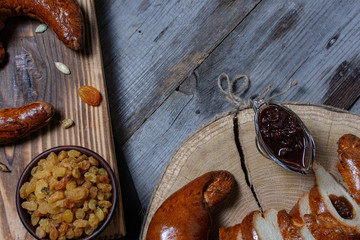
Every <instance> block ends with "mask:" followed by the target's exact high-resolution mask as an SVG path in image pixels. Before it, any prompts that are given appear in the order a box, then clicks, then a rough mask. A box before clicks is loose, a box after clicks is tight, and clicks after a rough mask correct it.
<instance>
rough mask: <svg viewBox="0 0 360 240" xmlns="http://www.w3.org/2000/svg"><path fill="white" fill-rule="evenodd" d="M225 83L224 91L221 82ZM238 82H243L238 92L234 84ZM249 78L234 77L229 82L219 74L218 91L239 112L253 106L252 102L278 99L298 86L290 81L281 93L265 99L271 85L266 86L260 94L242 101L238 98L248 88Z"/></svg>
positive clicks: (226, 77)
mask: <svg viewBox="0 0 360 240" xmlns="http://www.w3.org/2000/svg"><path fill="white" fill-rule="evenodd" d="M223 81H226V84H227V88H226V89H224V88H223V85H222V82H223ZM239 81H243V84H242V87H241V88H240V89H238V90H236V83H237V82H239ZM249 83H250V80H249V77H248V76H247V75H243V74H241V75H236V76H235V77H234V78H233V79H232V80H230V77H229V76H228V75H227V74H226V73H221V74H220V75H219V77H218V87H219V89H220V91H221V92H222V93H223V94H224V95H225V98H226V99H227V100H228V101H229V102H230V103H231V104H233V105H234V106H235V108H236V109H237V110H238V111H240V110H243V109H245V108H249V107H252V106H253V101H254V100H261V99H262V100H264V101H266V102H267V101H270V100H272V99H274V98H276V97H279V96H281V95H283V94H285V93H287V92H288V91H289V90H290V89H291V88H292V87H294V86H296V85H298V82H297V81H296V80H292V79H290V82H289V86H288V87H287V88H286V89H285V90H284V91H282V92H280V93H278V94H275V95H273V96H270V97H267V95H268V94H269V91H270V89H271V87H272V84H269V85H267V86H266V87H265V88H264V89H263V90H261V91H260V93H258V94H256V95H255V96H254V97H253V98H250V99H243V98H241V97H239V96H238V95H240V94H241V93H243V92H245V91H246V90H247V89H248V87H249Z"/></svg>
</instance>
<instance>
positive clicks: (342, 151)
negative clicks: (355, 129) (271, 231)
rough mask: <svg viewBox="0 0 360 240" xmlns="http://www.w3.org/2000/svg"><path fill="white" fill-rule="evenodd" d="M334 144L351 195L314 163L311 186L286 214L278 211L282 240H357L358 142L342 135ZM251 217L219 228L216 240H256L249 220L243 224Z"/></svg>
mask: <svg viewBox="0 0 360 240" xmlns="http://www.w3.org/2000/svg"><path fill="white" fill-rule="evenodd" d="M338 144H339V148H338V153H339V162H338V165H337V167H338V170H339V172H340V173H341V175H342V177H343V179H344V182H345V183H346V185H347V187H348V189H349V191H350V192H351V194H352V195H350V194H349V193H348V192H347V191H346V189H345V188H344V187H343V186H342V185H341V184H340V183H338V182H337V180H336V179H335V178H334V177H333V176H332V175H331V174H329V173H328V172H327V171H326V170H325V169H324V168H323V167H322V166H321V165H320V164H318V163H317V162H314V166H313V170H314V172H315V185H314V187H313V188H312V189H311V190H310V192H309V193H308V194H307V193H306V194H303V196H302V197H301V198H300V199H299V201H298V202H297V204H296V205H295V206H294V207H293V209H292V210H291V211H290V214H287V213H286V211H285V210H282V211H279V212H278V227H279V229H280V232H281V234H282V238H283V239H294V240H295V239H305V240H306V239H311V240H313V239H315V240H322V239H329V240H342V239H345V240H355V239H360V208H359V201H360V199H359V196H360V163H359V162H360V139H359V138H358V137H356V136H354V135H351V134H345V135H344V136H342V137H341V138H340V139H339V142H338ZM253 214H256V213H254V212H252V213H249V214H248V215H247V216H246V217H245V219H244V220H243V221H242V223H241V224H238V225H235V226H233V227H227V228H226V227H221V228H220V232H219V236H220V240H227V239H237V240H241V239H259V238H258V236H256V235H254V233H253V232H252V229H254V226H253V224H254V223H253V222H251V221H249V219H248V221H245V220H246V218H249V217H250V216H251V215H253ZM250 219H251V218H250ZM243 224H244V225H243ZM249 224H250V226H249ZM244 230H247V231H248V232H247V233H246V231H244ZM239 233H240V234H239Z"/></svg>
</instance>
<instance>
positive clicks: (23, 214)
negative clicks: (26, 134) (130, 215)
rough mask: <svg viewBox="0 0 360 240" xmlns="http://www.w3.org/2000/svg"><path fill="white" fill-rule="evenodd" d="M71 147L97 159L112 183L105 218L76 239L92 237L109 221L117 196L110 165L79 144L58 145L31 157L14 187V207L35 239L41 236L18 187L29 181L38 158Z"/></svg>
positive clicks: (83, 239)
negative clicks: (109, 205) (24, 204)
mask: <svg viewBox="0 0 360 240" xmlns="http://www.w3.org/2000/svg"><path fill="white" fill-rule="evenodd" d="M71 149H74V150H77V151H79V152H81V153H83V154H85V155H87V156H88V157H90V156H92V157H94V158H95V159H96V160H98V162H99V166H101V167H103V168H104V169H106V171H107V172H108V176H109V178H110V180H111V184H112V193H113V194H112V199H111V202H112V206H111V207H110V209H109V212H108V214H107V216H106V218H105V219H104V220H103V221H102V222H101V223H100V225H99V226H98V227H97V228H96V230H95V231H94V232H93V233H92V234H91V235H89V236H86V237H83V238H78V239H82V240H89V239H94V238H95V237H96V236H97V235H98V234H99V233H100V232H101V231H102V230H103V229H104V228H105V227H106V225H107V224H108V223H109V221H110V219H111V217H112V215H113V214H114V212H115V208H116V203H117V196H118V194H117V186H116V180H115V175H114V173H113V172H112V170H111V168H110V166H109V165H108V163H107V162H106V161H105V160H104V159H103V158H102V157H101V156H100V155H99V154H97V153H95V152H93V151H91V150H89V149H87V148H84V147H80V146H58V147H54V148H51V149H48V150H46V151H44V152H42V153H41V154H39V155H38V156H36V157H35V158H34V159H32V160H31V162H30V163H29V164H28V165H27V166H26V168H25V170H24V171H23V173H22V174H21V176H20V180H19V182H18V185H17V188H16V208H17V212H18V215H19V217H20V220H21V222H22V223H23V225H24V226H25V228H26V229H27V230H28V231H29V232H30V233H31V235H32V236H34V237H35V238H36V239H41V238H39V237H38V236H36V234H35V230H36V227H34V226H33V225H32V224H31V220H30V214H29V213H28V212H27V210H26V209H24V208H22V207H21V203H22V202H23V201H24V200H23V199H22V198H20V194H19V192H20V187H21V186H22V185H23V184H24V183H25V182H27V181H29V177H30V173H31V169H32V168H33V167H35V166H36V165H37V163H38V162H39V161H40V159H44V158H46V157H47V156H48V155H49V154H50V153H51V152H54V153H56V154H58V153H59V152H60V151H63V150H64V151H69V150H71ZM37 226H38V225H37Z"/></svg>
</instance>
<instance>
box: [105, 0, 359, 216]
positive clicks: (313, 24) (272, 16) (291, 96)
mask: <svg viewBox="0 0 360 240" xmlns="http://www.w3.org/2000/svg"><path fill="white" fill-rule="evenodd" d="M124 7H125V8H126V7H127V6H124ZM160 7H161V6H159V8H160ZM109 11H110V10H109ZM149 11H150V10H149ZM159 11H160V10H159ZM359 11H360V4H359V3H358V2H357V1H350V2H346V3H343V4H342V5H341V6H338V3H337V2H336V1H317V2H312V1H298V0H292V1H283V0H272V1H261V2H260V3H259V4H257V5H256V6H255V7H254V9H253V10H252V11H251V12H250V13H249V14H248V15H247V16H246V17H245V18H244V19H243V20H242V21H241V22H240V23H239V24H238V25H237V26H236V28H235V29H234V30H233V31H231V33H230V34H229V35H228V36H227V37H226V38H225V39H224V40H223V41H222V42H221V43H220V44H219V45H218V46H217V47H216V48H215V50H213V51H212V52H209V56H208V57H207V58H206V59H205V60H204V61H203V62H202V63H200V64H199V66H197V68H196V70H195V71H193V73H192V74H191V75H190V76H189V77H187V78H186V80H184V81H180V82H181V84H180V82H179V85H178V87H177V88H176V89H175V90H173V91H172V92H171V93H169V94H170V95H168V97H167V98H166V99H164V100H163V102H161V105H160V106H158V107H157V109H156V111H155V112H153V113H152V114H151V116H149V117H148V116H147V117H145V116H144V115H142V114H141V113H140V114H139V115H138V114H137V115H136V116H137V117H138V118H139V119H138V121H139V122H142V123H141V125H139V128H138V129H137V130H136V132H135V133H130V130H129V129H122V130H121V131H123V132H126V131H129V134H130V135H131V137H130V138H129V140H128V141H127V142H125V143H124V144H122V140H123V138H122V136H121V135H120V134H117V136H116V138H117V141H118V143H119V145H121V146H122V153H123V154H124V157H125V159H126V161H127V163H128V166H129V169H130V172H131V174H132V177H133V181H134V184H135V187H136V188H137V192H138V194H139V198H140V201H141V203H142V205H143V208H144V209H146V207H147V205H148V203H149V200H150V196H151V192H152V190H153V189H154V185H155V182H156V181H157V179H158V178H159V176H160V175H161V173H162V171H163V169H164V166H165V165H166V163H167V161H168V160H169V158H170V156H171V155H172V153H173V152H174V151H175V149H176V148H177V146H178V145H179V143H181V142H182V141H183V140H184V139H186V138H187V136H189V135H190V134H191V133H192V132H194V131H196V129H198V128H199V127H201V126H202V124H204V123H206V122H207V121H209V120H210V119H212V118H213V117H214V116H215V115H216V114H221V113H223V112H226V111H228V110H229V109H231V108H232V106H231V104H230V103H228V102H227V101H226V100H225V99H224V96H223V95H222V94H221V93H220V91H219V90H218V87H217V83H216V80H217V77H218V76H219V74H220V73H222V72H226V73H228V74H229V75H230V77H233V76H235V75H236V74H240V73H244V74H247V75H249V77H250V80H251V83H250V87H249V89H248V91H246V92H244V93H243V94H241V97H243V98H245V99H248V98H250V97H251V96H252V95H254V94H256V93H258V92H259V91H260V90H261V89H263V88H264V87H265V86H267V85H268V84H270V83H271V84H273V88H272V91H271V94H275V93H279V92H280V91H281V90H283V89H284V88H285V87H286V86H287V84H288V81H289V79H290V78H292V79H295V80H297V81H298V82H299V86H298V87H297V88H294V89H292V90H291V91H290V92H288V93H287V94H285V95H283V96H281V97H279V98H277V99H276V100H278V101H297V102H311V103H318V104H324V103H325V102H326V103H328V104H330V105H333V106H337V107H341V108H345V109H349V108H350V107H351V106H352V105H351V104H353V103H354V102H355V101H356V100H357V98H358V97H359V95H358V94H359V87H358V84H359V82H360V79H358V78H356V77H355V78H350V77H349V76H351V75H352V73H351V72H353V73H354V74H355V73H356V71H355V69H356V67H355V66H356V59H357V53H358V51H357V49H359V47H360V42H359V38H358V36H359V34H360V33H359V29H358V28H357V27H356V26H358V23H359V21H360V18H359V16H360V15H359V14H358V13H359ZM159 24H160V23H159ZM174 31H176V29H175V30H174ZM143 34H144V35H146V34H145V33H143ZM335 36H337V37H335ZM139 38H140V37H139ZM140 39H141V38H140ZM104 42H107V40H106V39H104ZM128 44H130V43H128ZM103 48H106V46H104V45H103ZM108 51H110V49H108ZM133 54H136V52H135V51H134V52H133ZM159 54H160V53H159ZM115 55H116V54H115ZM116 56H117V60H119V61H120V62H121V61H125V62H126V61H127V60H126V59H125V58H123V57H122V56H121V55H116ZM354 59H355V60H354ZM353 60H354V61H353ZM108 61H109V64H111V61H112V60H111V59H108ZM344 61H347V62H352V63H351V66H352V67H349V68H348V69H349V70H348V73H347V74H346V75H344V76H345V78H348V79H349V80H345V78H343V77H340V76H339V74H340V75H341V74H342V73H341V71H339V66H340V65H341V64H342V63H343V62H344ZM152 64H153V65H154V66H155V65H156V64H155V63H152ZM156 66H158V65H156ZM117 69H119V68H117ZM110 71H111V70H110ZM116 71H117V70H116ZM355 75H356V74H355ZM336 76H339V77H336ZM346 76H348V77H346ZM129 78H132V77H130V76H129ZM179 78H181V76H179ZM110 79H112V80H110ZM117 79H118V77H117V76H116V74H114V75H113V74H111V75H109V81H114V82H115V81H116V84H122V83H120V82H121V81H120V80H117ZM132 79H133V82H134V83H135V82H136V81H137V80H138V79H135V78H132ZM151 79H152V78H149V79H148V80H147V81H151V82H153V81H152V80H151ZM332 79H336V80H332ZM350 79H351V80H350ZM126 81H130V79H128V78H126ZM161 86H164V85H159V86H158V87H159V91H157V93H156V94H159V95H161V98H162V97H165V95H167V94H168V93H165V92H163V91H162V90H160V88H161ZM350 86H351V87H350ZM164 88H167V87H164ZM113 89H118V87H113ZM110 91H111V92H112V94H111V95H112V96H113V97H114V98H120V94H122V93H119V92H118V91H115V90H114V91H112V90H110ZM127 91H128V90H127ZM139 91H143V90H140V89H139ZM331 92H334V94H330V93H331ZM139 95H141V96H144V97H145V98H146V94H142V93H140V92H139ZM131 99H133V100H131ZM135 99H138V98H136V97H135V96H133V97H132V98H130V100H129V101H135ZM148 99H149V101H152V100H150V98H148ZM153 103H154V104H155V105H156V104H157V103H156V102H153ZM159 103H160V102H159ZM134 104H135V102H134ZM136 104H140V103H136ZM169 109H171V110H169ZM353 109H354V110H352V111H353V112H355V113H360V112H359V111H357V110H356V109H355V108H353ZM111 110H112V111H111V112H112V116H113V117H114V119H122V118H123V116H124V115H123V113H122V112H121V111H120V109H119V106H118V105H117V104H112V106H111ZM124 117H125V116H124ZM123 119H124V120H125V118H123ZM126 121H130V120H126ZM119 122H120V121H119V120H117V121H116V122H114V125H116V126H119V127H120V128H121V125H122V124H120V123H119ZM120 128H119V129H118V130H117V131H120ZM121 134H127V133H121ZM146 139H147V140H150V139H153V141H151V142H149V141H147V140H146ZM140 142H141V143H140ZM140 147H141V150H138V149H139V148H140ZM145 159H146V160H145Z"/></svg>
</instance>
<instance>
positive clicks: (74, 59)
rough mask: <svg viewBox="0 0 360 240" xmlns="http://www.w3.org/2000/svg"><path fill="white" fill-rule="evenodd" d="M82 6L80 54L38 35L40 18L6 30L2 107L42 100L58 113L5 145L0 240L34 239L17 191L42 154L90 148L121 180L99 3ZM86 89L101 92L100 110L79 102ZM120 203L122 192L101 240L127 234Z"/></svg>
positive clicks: (0, 78) (0, 176)
mask: <svg viewBox="0 0 360 240" xmlns="http://www.w3.org/2000/svg"><path fill="white" fill-rule="evenodd" d="M78 2H79V3H80V4H81V7H82V9H83V11H84V13H85V18H86V47H85V49H84V50H83V51H81V52H74V51H72V50H70V49H67V48H66V47H65V46H64V45H63V44H62V42H60V41H59V40H58V39H57V37H56V36H55V34H54V33H53V32H52V31H51V30H50V29H49V30H47V31H46V32H45V33H43V34H34V31H35V28H36V27H37V26H38V25H39V24H40V23H39V22H38V21H36V20H30V19H27V18H21V19H11V20H9V21H8V25H7V27H6V28H5V29H4V30H3V31H2V36H4V37H5V43H6V49H7V52H8V53H9V61H8V62H7V63H6V64H5V65H4V66H2V68H1V69H0V73H1V74H0V105H1V107H2V108H9V107H18V106H21V105H23V104H26V103H29V102H31V101H36V100H41V101H48V102H50V103H51V104H53V105H54V107H55V109H56V114H55V116H54V119H52V120H51V122H50V123H49V125H48V126H46V127H45V128H43V129H42V130H40V131H39V132H37V133H34V134H32V135H31V136H29V137H27V138H25V139H23V140H21V141H18V142H16V143H15V144H9V145H5V146H0V159H1V160H0V161H1V162H2V163H5V164H7V165H8V166H9V168H10V169H11V170H12V172H11V173H1V174H0V210H1V212H0V214H1V219H2V220H1V227H0V239H33V238H32V237H31V236H30V234H28V233H27V232H26V230H25V228H24V227H23V225H22V223H21V222H20V219H19V217H18V216H17V211H16V205H15V189H16V185H17V180H18V179H19V176H20V174H21V173H22V171H23V169H24V168H25V166H26V165H27V164H28V162H29V161H30V160H31V159H32V158H33V157H35V156H36V155H38V154H39V153H41V152H42V151H44V150H46V149H48V148H51V147H55V146H58V145H80V146H84V147H87V148H89V149H92V150H93V151H95V152H98V153H99V154H100V155H101V156H103V157H104V159H105V160H107V161H108V162H109V164H110V165H111V167H112V169H113V170H114V172H115V174H116V176H117V177H118V169H117V161H116V156H115V151H114V144H113V136H112V130H111V122H110V117H109V109H108V99H107V92H106V85H105V80H104V72H103V71H104V69H103V65H102V59H101V51H100V43H99V36H98V29H97V23H96V15H95V11H94V6H93V5H94V3H93V1H87V0H79V1H78ZM55 61H59V62H63V63H65V64H66V65H68V66H69V67H70V69H71V75H64V74H62V73H61V72H59V71H58V70H57V69H56V68H55V65H54V62H55ZM82 85H92V86H94V87H96V88H97V89H99V90H100V92H101V94H102V97H103V99H102V102H101V104H100V106H99V107H91V106H88V105H86V104H85V103H84V102H82V101H81V100H80V98H79V96H78V93H77V90H78V88H79V87H80V86H82ZM64 118H71V119H73V120H74V122H75V125H74V127H72V128H69V129H66V130H65V129H63V128H61V126H60V124H59V121H60V120H61V119H64ZM119 186H120V185H119ZM121 199H122V197H121V191H119V202H118V204H119V205H118V208H117V210H116V212H115V215H114V218H113V219H112V221H111V222H110V224H109V226H108V227H107V228H106V229H105V231H104V232H103V233H102V235H100V236H99V237H100V238H102V239H113V238H119V237H121V236H124V235H125V224H124V220H123V218H124V216H123V209H122V201H121Z"/></svg>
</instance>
